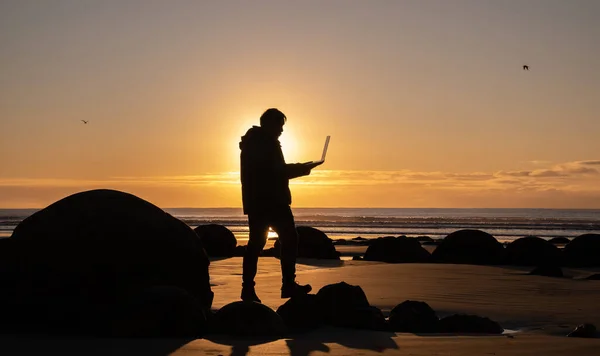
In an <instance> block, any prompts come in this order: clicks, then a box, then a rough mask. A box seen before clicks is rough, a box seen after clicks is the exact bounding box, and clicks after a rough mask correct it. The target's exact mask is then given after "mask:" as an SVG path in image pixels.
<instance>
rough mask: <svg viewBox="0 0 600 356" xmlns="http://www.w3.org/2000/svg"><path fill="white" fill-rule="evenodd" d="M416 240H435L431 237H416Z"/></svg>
mask: <svg viewBox="0 0 600 356" xmlns="http://www.w3.org/2000/svg"><path fill="white" fill-rule="evenodd" d="M415 240H417V241H419V242H433V239H432V238H431V237H429V236H417V237H415Z"/></svg>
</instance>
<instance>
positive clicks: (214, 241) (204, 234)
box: [194, 224, 237, 257]
mask: <svg viewBox="0 0 600 356" xmlns="http://www.w3.org/2000/svg"><path fill="white" fill-rule="evenodd" d="M194 231H195V232H196V234H198V237H199V238H200V240H202V245H203V246H204V249H205V250H206V253H207V254H208V255H209V256H210V257H232V256H233V255H234V254H235V248H236V246H237V240H236V238H235V235H233V232H231V231H230V230H229V229H228V228H226V227H225V226H223V225H218V224H207V225H200V226H197V227H196V228H195V229H194Z"/></svg>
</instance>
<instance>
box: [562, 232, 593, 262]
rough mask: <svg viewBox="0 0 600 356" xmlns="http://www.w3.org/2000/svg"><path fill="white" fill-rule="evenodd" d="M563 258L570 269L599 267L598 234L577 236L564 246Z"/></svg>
mask: <svg viewBox="0 0 600 356" xmlns="http://www.w3.org/2000/svg"><path fill="white" fill-rule="evenodd" d="M563 257H564V262H565V265H567V266H570V267H598V266H600V234H584V235H580V236H577V237H576V238H574V239H573V240H572V241H571V242H569V243H568V244H567V245H566V246H565V248H564V249H563Z"/></svg>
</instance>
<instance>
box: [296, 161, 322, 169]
mask: <svg viewBox="0 0 600 356" xmlns="http://www.w3.org/2000/svg"><path fill="white" fill-rule="evenodd" d="M323 163H325V162H304V163H302V164H303V165H304V166H305V167H306V168H308V169H313V168H315V167H316V166H320V165H322V164H323Z"/></svg>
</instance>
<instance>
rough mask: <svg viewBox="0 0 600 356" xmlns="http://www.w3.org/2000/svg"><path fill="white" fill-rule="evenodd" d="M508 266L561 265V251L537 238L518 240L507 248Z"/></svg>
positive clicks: (528, 237)
mask: <svg viewBox="0 0 600 356" xmlns="http://www.w3.org/2000/svg"><path fill="white" fill-rule="evenodd" d="M505 256H506V260H505V262H506V264H510V265H516V266H546V265H556V266H560V264H561V254H560V250H559V249H558V248H557V247H556V246H554V245H553V244H552V243H550V242H548V241H546V240H544V239H541V238H539V237H535V236H527V237H522V238H520V239H517V240H515V241H513V242H511V243H510V244H508V246H506V253H505Z"/></svg>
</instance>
